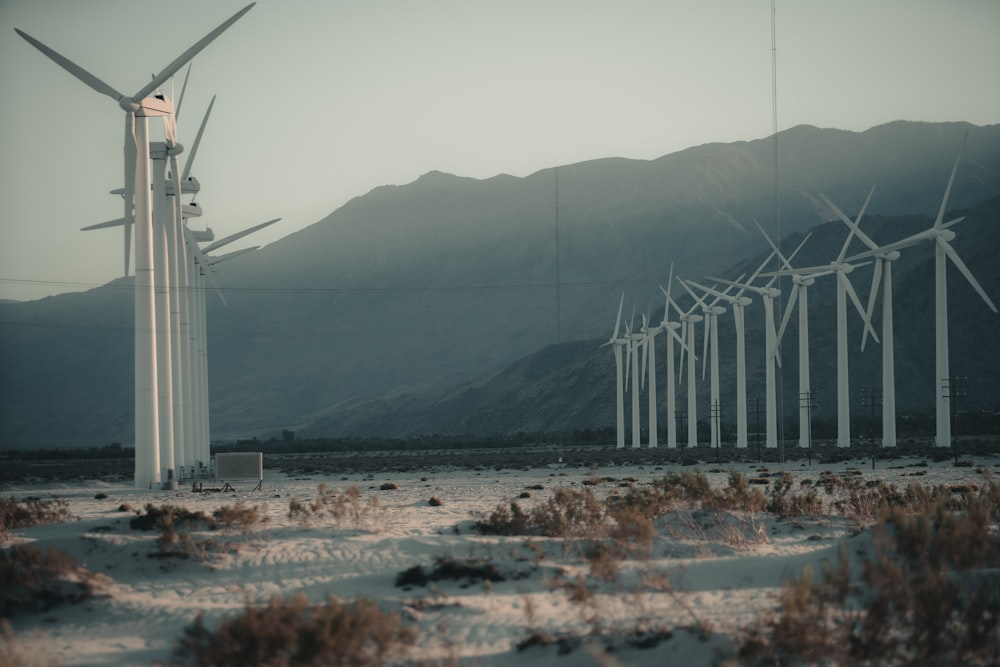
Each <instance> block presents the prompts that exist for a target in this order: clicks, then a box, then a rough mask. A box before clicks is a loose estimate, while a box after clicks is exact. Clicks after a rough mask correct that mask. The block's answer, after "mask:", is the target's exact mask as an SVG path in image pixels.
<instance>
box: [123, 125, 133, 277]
mask: <svg viewBox="0 0 1000 667" xmlns="http://www.w3.org/2000/svg"><path fill="white" fill-rule="evenodd" d="M123 150H124V157H125V192H124V194H122V197H123V198H124V200H125V203H124V208H125V213H124V216H123V217H124V220H125V276H126V277H127V276H128V261H129V253H130V252H131V250H132V225H133V223H134V222H135V161H136V144H135V116H134V115H132V114H130V113H127V114H125V143H124V149H123Z"/></svg>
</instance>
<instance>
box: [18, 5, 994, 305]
mask: <svg viewBox="0 0 1000 667" xmlns="http://www.w3.org/2000/svg"><path fill="white" fill-rule="evenodd" d="M245 4H246V3H245V2H243V1H242V0H235V1H230V0H225V1H222V0H219V1H214V2H204V1H203V0H170V1H168V2H163V1H157V2H152V1H147V0H88V1H87V2H82V1H79V0H0V84H2V90H3V93H2V94H0V150H2V155H3V157H2V159H0V298H14V299H30V298H40V297H42V296H45V295H48V294H55V293H60V292H68V291H77V290H83V289H89V288H92V287H95V286H97V285H100V284H103V283H105V282H107V281H109V280H112V279H114V278H115V277H117V276H119V275H121V273H122V269H123V266H122V264H123V261H122V234H121V231H120V230H101V231H92V232H80V231H79V228H80V227H82V226H85V225H88V224H93V223H96V222H101V221H103V220H109V219H113V218H116V217H119V216H120V215H121V199H120V198H117V197H114V196H111V195H110V194H108V191H109V190H111V189H112V188H115V187H120V186H121V185H122V178H123V176H122V169H123V168H122V157H121V156H122V142H123V127H124V112H123V111H121V110H120V109H119V107H118V106H117V105H116V104H115V103H114V102H113V101H112V100H111V99H109V98H107V97H103V96H101V95H98V94H97V93H95V92H93V91H92V90H90V89H89V88H87V87H86V86H84V85H83V84H82V83H80V82H79V81H77V80H76V79H74V78H73V77H72V76H70V75H69V74H67V73H66V72H64V71H63V70H61V69H60V68H59V67H58V66H57V65H56V64H55V63H53V62H52V61H50V60H49V59H47V58H46V57H45V56H43V55H42V54H41V53H40V52H38V51H36V50H35V49H34V48H33V47H31V46H30V45H29V44H28V43H27V42H25V41H24V40H22V39H21V38H20V37H19V36H18V35H17V34H16V33H15V32H14V28H15V27H17V28H20V29H21V30H23V31H25V32H27V33H29V34H30V35H32V36H33V37H35V38H36V39H39V40H41V41H42V42H44V43H45V44H47V45H48V46H50V47H52V48H53V49H55V50H56V51H59V52H60V53H62V54H63V55H64V56H66V57H68V58H70V59H71V60H73V61H75V62H76V63H77V64H79V65H80V66H81V67H83V68H84V69H87V70H88V71H90V72H92V73H93V74H95V75H97V76H98V77H100V78H101V79H103V80H104V81H106V82H107V83H109V84H110V85H112V86H113V87H115V88H117V89H118V90H120V91H122V92H123V93H126V94H131V93H133V92H135V91H136V90H138V89H139V88H140V87H141V86H142V85H143V84H144V83H145V82H146V81H147V80H148V79H149V77H150V76H151V75H152V74H153V73H154V72H158V71H160V70H161V69H163V68H164V67H165V66H166V65H167V64H168V63H169V62H171V61H172V60H173V59H174V58H175V57H176V56H178V55H179V54H180V53H181V52H183V51H184V50H185V49H187V48H188V47H189V46H190V45H191V44H193V43H194V42H195V41H197V40H198V39H200V38H201V37H202V36H203V35H204V34H205V33H207V32H209V31H210V30H211V29H213V28H214V27H215V26H216V25H218V24H219V23H221V22H222V21H224V20H225V19H226V18H228V17H229V16H231V15H232V14H234V13H235V12H236V11H238V10H239V9H240V8H241V7H243V6H244V5H245ZM775 16H776V26H777V33H776V34H777V85H778V127H779V129H785V128H788V127H792V126H795V125H799V124H803V123H808V124H811V125H816V126H820V127H834V128H840V129H846V130H857V131H861V130H865V129H867V128H869V127H872V126H874V125H879V124H882V123H886V122H889V121H893V120H899V119H906V120H922V121H960V120H961V121H969V122H971V123H974V124H977V125H984V124H994V123H997V122H1000V83H998V81H1000V78H998V76H997V72H998V67H1000V39H998V38H997V35H998V34H1000V2H997V0H958V1H956V2H949V3H945V2H940V1H937V0H882V1H880V0H841V1H839V2H800V1H798V0H796V1H795V2H792V1H790V0H778V2H777V12H776V15H775ZM182 81H183V76H182V75H179V76H178V77H177V78H176V79H175V83H174V87H175V97H176V95H177V94H179V93H180V88H181V83H182ZM166 92H168V93H169V90H168V91H166ZM213 94H218V101H217V102H216V105H215V109H214V111H213V113H212V117H211V120H210V121H209V127H208V129H207V131H206V134H205V138H204V139H203V141H202V145H201V148H200V149H199V153H198V157H197V160H196V163H195V166H194V169H193V170H192V174H193V175H195V176H197V177H198V179H199V180H200V181H201V183H202V187H203V192H202V193H201V194H200V195H199V196H198V202H199V203H200V204H201V205H202V207H203V209H204V211H205V216H204V217H203V218H202V219H201V221H200V222H195V223H194V224H192V227H199V226H204V225H208V226H209V227H211V228H213V230H214V231H215V233H216V236H217V237H221V236H224V235H227V234H230V233H232V232H235V231H238V230H240V229H242V228H244V227H248V226H250V225H252V224H255V223H257V222H262V221H264V220H268V219H270V218H274V217H279V216H280V217H282V218H284V220H283V221H282V222H281V223H278V225H275V226H273V227H272V228H270V229H269V230H267V231H266V232H263V233H260V234H258V235H256V237H254V238H253V239H252V241H253V243H257V244H264V243H268V242H271V241H274V240H276V239H277V238H280V237H281V236H284V235H286V234H288V233H291V232H293V231H295V230H298V229H301V228H302V227H305V226H307V225H310V224H312V223H314V222H317V221H318V220H320V219H322V218H323V217H325V216H326V215H328V214H329V213H331V212H332V211H334V210H335V209H337V208H338V207H340V206H341V205H343V204H344V203H345V202H347V201H348V200H349V199H351V198H352V197H356V196H359V195H363V194H365V193H366V192H368V191H369V190H371V189H372V188H374V187H377V186H379V185H385V184H405V183H409V182H411V181H413V180H415V179H416V178H417V177H419V176H420V175H421V174H423V173H426V172H427V171H430V170H434V169H436V170H440V171H445V172H449V173H453V174H456V175H461V176H472V177H476V178H489V177H491V176H494V175H496V174H498V173H508V174H513V175H515V176H527V175H529V174H531V173H533V172H535V171H538V170H539V169H544V168H547V167H553V166H557V165H563V164H570V163H574V162H580V161H583V160H589V159H595V158H601V157H612V156H617V157H627V158H637V159H652V158H656V157H659V156H661V155H665V154H668V153H672V152H674V151H677V150H681V149H684V148H687V147H690V146H695V145H700V144H704V143H708V142H715V141H721V142H729V141H738V140H750V139H757V138H761V137H766V136H769V135H770V134H771V128H772V104H771V100H772V95H771V4H770V0H753V1H751V0H713V1H711V2H694V1H692V0H688V1H686V2H678V1H674V0H648V1H647V0H622V1H619V2H606V1H601V2H595V1H589V0H544V1H543V0H526V1H522V0H503V1H502V2H500V1H496V0H494V1H491V2H478V1H475V0H340V1H333V0H330V1H324V0H315V1H313V0H309V1H306V0H283V1H281V2H278V1H277V0H261V1H260V2H258V3H257V6H256V7H255V8H254V9H253V10H251V11H250V13H249V14H247V15H246V16H245V17H243V18H242V19H241V20H240V21H239V22H237V23H236V24H235V25H234V26H233V27H232V28H230V30H229V31H228V32H226V33H224V34H223V35H222V36H221V37H219V39H218V40H216V41H215V42H214V43H212V44H211V45H209V46H208V47H207V48H206V49H205V51H203V52H202V53H201V54H200V55H199V56H198V57H197V58H196V59H195V60H194V66H193V69H192V72H191V78H190V82H189V83H188V88H187V92H186V94H185V97H184V100H183V106H182V108H181V114H180V119H179V128H180V133H179V134H180V138H181V141H182V142H183V143H186V144H188V145H190V144H191V142H192V141H193V139H194V135H195V133H196V131H197V128H198V124H199V123H200V122H201V117H202V115H203V114H204V111H205V109H206V107H207V106H208V103H209V100H210V99H211V96H212V95H213ZM158 124H159V123H158V122H154V123H152V125H158ZM157 131H158V130H154V132H157ZM161 134H162V133H161ZM249 244H251V239H247V242H246V243H245V245H249ZM233 247H239V246H233Z"/></svg>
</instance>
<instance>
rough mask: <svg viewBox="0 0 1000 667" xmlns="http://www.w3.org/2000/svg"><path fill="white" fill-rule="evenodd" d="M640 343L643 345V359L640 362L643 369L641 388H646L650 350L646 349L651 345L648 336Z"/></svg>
mask: <svg viewBox="0 0 1000 667" xmlns="http://www.w3.org/2000/svg"><path fill="white" fill-rule="evenodd" d="M639 344H640V345H642V361H641V362H639V363H640V364H641V365H640V368H641V369H642V375H640V376H639V388H640V389H645V388H646V366H647V364H648V355H647V352H648V351H647V349H646V346H647V345H649V339H648V338H643V339H642V341H641V342H640V343H639Z"/></svg>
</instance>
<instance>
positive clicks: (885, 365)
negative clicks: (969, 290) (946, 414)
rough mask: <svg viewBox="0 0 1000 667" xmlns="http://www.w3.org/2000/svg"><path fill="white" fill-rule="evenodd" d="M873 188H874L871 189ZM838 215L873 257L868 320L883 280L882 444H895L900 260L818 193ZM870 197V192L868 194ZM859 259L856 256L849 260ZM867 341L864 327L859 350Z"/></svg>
mask: <svg viewBox="0 0 1000 667" xmlns="http://www.w3.org/2000/svg"><path fill="white" fill-rule="evenodd" d="M872 189H873V190H874V188H872ZM820 196H821V197H822V198H823V201H824V202H826V204H827V206H829V207H830V208H831V209H833V211H834V212H835V213H836V214H837V217H838V218H840V219H841V221H843V223H844V224H845V225H847V227H848V229H850V230H851V232H853V233H854V235H855V236H857V237H858V238H859V239H861V241H862V243H864V244H865V245H866V246H868V248H869V249H870V250H871V251H872V253H873V254H872V255H871V257H873V258H874V259H875V273H874V276H873V277H872V287H871V291H870V292H869V295H868V308H867V310H866V312H867V314H868V319H869V320H870V319H871V316H872V311H873V309H874V307H875V299H876V298H877V296H878V288H879V281H880V280H882V281H883V282H882V446H883V447H895V446H896V362H895V350H894V343H893V325H892V263H893V262H894V261H896V260H897V259H899V257H900V255H899V251H898V250H889V251H885V250H883V249H882V248H879V246H878V245H877V244H876V243H875V242H874V241H873V240H872V239H871V237H869V236H868V235H867V234H865V233H864V232H863V231H861V228H860V227H859V226H858V225H856V224H855V223H854V222H853V221H852V220H851V219H850V218H848V217H847V216H846V215H844V212H843V211H841V210H840V209H839V208H838V207H837V205H836V204H834V203H833V202H831V201H830V200H829V199H827V197H826V196H825V195H823V194H821V195H820ZM869 197H871V195H869ZM857 259H862V258H861V257H858V256H855V257H851V258H849V260H848V261H853V260H857ZM867 341H868V330H867V329H865V332H864V334H863V335H862V337H861V350H862V351H864V349H865V343H866V342H867Z"/></svg>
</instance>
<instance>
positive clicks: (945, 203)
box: [934, 128, 969, 229]
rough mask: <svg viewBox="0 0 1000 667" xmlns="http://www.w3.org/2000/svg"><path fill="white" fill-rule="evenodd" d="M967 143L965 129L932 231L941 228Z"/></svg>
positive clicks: (967, 134)
mask: <svg viewBox="0 0 1000 667" xmlns="http://www.w3.org/2000/svg"><path fill="white" fill-rule="evenodd" d="M968 142H969V129H968V128H966V129H965V137H964V138H963V139H962V147H961V148H960V149H959V150H958V157H957V158H955V164H954V166H953V167H952V168H951V176H949V177H948V187H946V188H945V189H944V198H942V199H941V208H940V209H939V210H938V215H937V218H936V219H935V220H934V229H940V228H941V221H942V220H944V212H945V209H946V208H947V207H948V197H949V196H951V186H952V184H953V183H954V182H955V173H956V172H957V171H958V163H959V162H961V161H962V153H964V152H965V145H966V144H967V143H968Z"/></svg>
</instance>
